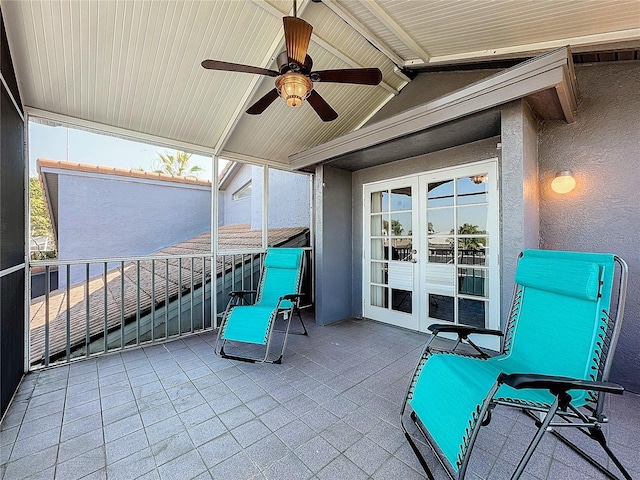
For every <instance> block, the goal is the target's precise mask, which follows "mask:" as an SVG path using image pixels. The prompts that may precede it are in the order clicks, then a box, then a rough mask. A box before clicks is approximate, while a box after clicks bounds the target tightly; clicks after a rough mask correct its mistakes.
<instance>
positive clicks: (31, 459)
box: [4, 445, 58, 479]
mask: <svg viewBox="0 0 640 480" xmlns="http://www.w3.org/2000/svg"><path fill="white" fill-rule="evenodd" d="M57 453H58V445H53V446H51V447H48V448H44V449H42V450H40V451H38V452H35V453H33V454H32V455H29V456H26V457H22V458H20V459H18V460H16V461H15V462H9V463H7V464H6V466H7V469H6V471H5V475H4V478H6V479H13V478H25V477H29V476H31V475H35V474H37V473H39V472H42V471H43V470H46V469H48V468H49V467H51V466H53V465H54V464H55V462H56V458H57Z"/></svg>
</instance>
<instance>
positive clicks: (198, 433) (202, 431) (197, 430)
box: [186, 417, 228, 446]
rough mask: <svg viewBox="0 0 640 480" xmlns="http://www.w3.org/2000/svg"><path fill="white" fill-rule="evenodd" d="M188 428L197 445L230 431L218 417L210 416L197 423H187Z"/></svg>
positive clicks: (192, 439)
mask: <svg viewBox="0 0 640 480" xmlns="http://www.w3.org/2000/svg"><path fill="white" fill-rule="evenodd" d="M186 429H187V433H188V434H189V437H191V441H193V443H194V445H196V446H199V445H202V444H204V443H207V442H208V441H210V440H213V439H214V438H216V437H218V436H220V435H222V434H223V433H225V432H227V431H228V430H227V428H226V427H225V426H224V424H223V423H222V421H221V420H220V419H219V418H218V417H214V418H210V419H208V420H205V421H203V422H200V423H199V424H197V425H187V426H186Z"/></svg>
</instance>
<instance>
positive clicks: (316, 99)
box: [307, 90, 338, 122]
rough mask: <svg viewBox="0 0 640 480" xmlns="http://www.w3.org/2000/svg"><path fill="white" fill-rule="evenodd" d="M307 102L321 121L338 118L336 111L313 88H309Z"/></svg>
mask: <svg viewBox="0 0 640 480" xmlns="http://www.w3.org/2000/svg"><path fill="white" fill-rule="evenodd" d="M307 102H309V105H311V106H312V107H313V109H314V110H315V111H316V113H317V114H318V116H319V117H320V118H321V119H322V121H323V122H330V121H332V120H335V119H336V118H338V113H337V112H336V111H335V110H334V109H333V108H331V105H329V104H328V103H327V102H326V100H325V99H324V98H322V97H321V96H320V94H319V93H318V92H316V91H315V90H311V93H310V94H309V96H308V97H307Z"/></svg>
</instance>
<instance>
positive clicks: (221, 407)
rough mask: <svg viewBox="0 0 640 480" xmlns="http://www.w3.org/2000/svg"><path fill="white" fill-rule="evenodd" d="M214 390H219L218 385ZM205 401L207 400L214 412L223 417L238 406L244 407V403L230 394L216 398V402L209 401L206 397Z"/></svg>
mask: <svg viewBox="0 0 640 480" xmlns="http://www.w3.org/2000/svg"><path fill="white" fill-rule="evenodd" d="M214 388H218V385H216V386H215V387H214ZM205 399H206V400H207V402H208V403H209V405H210V406H211V408H212V409H213V411H214V412H216V414H218V415H222V414H223V413H225V412H227V411H229V410H231V409H232V408H235V407H237V406H238V405H242V401H241V400H240V399H239V398H238V397H236V396H235V395H234V394H233V393H228V394H226V395H223V396H221V397H216V398H215V399H214V400H209V399H207V397H206V396H205Z"/></svg>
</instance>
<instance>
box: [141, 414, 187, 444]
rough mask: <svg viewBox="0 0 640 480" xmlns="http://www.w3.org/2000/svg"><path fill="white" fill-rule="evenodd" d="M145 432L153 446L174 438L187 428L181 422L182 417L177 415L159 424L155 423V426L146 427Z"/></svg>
mask: <svg viewBox="0 0 640 480" xmlns="http://www.w3.org/2000/svg"><path fill="white" fill-rule="evenodd" d="M145 431H146V432H147V438H148V439H149V443H150V444H151V445H153V444H154V443H158V442H159V441H161V440H164V439H165V438H169V437H172V436H173V435H175V434H177V433H179V432H182V431H185V428H184V425H183V424H182V420H180V417H178V416H177V415H175V416H173V417H169V418H167V419H165V420H162V421H160V422H158V423H154V424H153V425H149V426H148V427H145Z"/></svg>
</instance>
